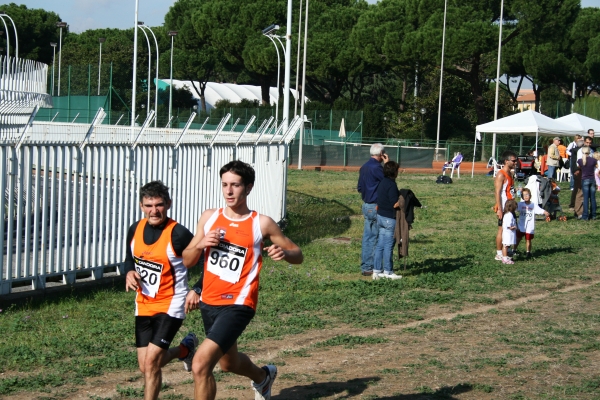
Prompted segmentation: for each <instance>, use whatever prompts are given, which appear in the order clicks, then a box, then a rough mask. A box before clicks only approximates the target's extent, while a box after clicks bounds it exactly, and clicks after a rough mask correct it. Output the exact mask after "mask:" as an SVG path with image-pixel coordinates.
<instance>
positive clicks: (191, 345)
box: [179, 332, 198, 372]
mask: <svg viewBox="0 0 600 400" xmlns="http://www.w3.org/2000/svg"><path fill="white" fill-rule="evenodd" d="M181 344H182V345H184V346H185V347H187V348H188V350H189V352H188V355H187V356H185V357H184V358H180V359H179V360H180V361H183V369H185V370H186V371H187V372H190V371H191V370H192V360H193V359H194V354H196V347H198V338H197V337H196V335H195V334H193V333H192V332H190V333H188V334H187V336H186V337H184V338H183V340H182V341H181Z"/></svg>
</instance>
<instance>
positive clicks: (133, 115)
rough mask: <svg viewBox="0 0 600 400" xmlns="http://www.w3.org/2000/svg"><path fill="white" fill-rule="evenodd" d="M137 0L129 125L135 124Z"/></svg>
mask: <svg viewBox="0 0 600 400" xmlns="http://www.w3.org/2000/svg"><path fill="white" fill-rule="evenodd" d="M139 3H140V2H139V0H135V15H134V18H135V19H134V21H135V25H134V28H133V79H132V80H131V127H134V126H135V118H136V117H135V91H136V87H137V82H136V80H137V42H138V40H137V39H138V35H137V29H136V28H135V27H136V26H137V22H138V8H139ZM132 135H133V130H132Z"/></svg>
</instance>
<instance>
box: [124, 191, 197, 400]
mask: <svg viewBox="0 0 600 400" xmlns="http://www.w3.org/2000/svg"><path fill="white" fill-rule="evenodd" d="M139 198H140V208H141V209H142V212H143V213H144V215H145V217H146V218H144V219H142V220H140V221H138V222H136V223H134V224H133V225H131V227H130V228H129V232H128V233H127V242H126V243H127V246H126V255H125V270H126V271H127V275H126V278H125V288H126V290H127V291H129V289H131V290H134V291H136V292H137V294H136V298H135V345H136V347H137V356H138V364H139V367H140V371H142V373H143V374H144V379H145V388H144V399H145V400H155V399H158V393H159V392H160V388H161V385H162V372H161V368H162V367H164V366H165V365H166V364H167V363H168V362H169V361H171V360H173V359H175V358H179V359H180V360H182V361H183V364H184V368H185V370H186V371H190V370H191V366H192V365H191V364H192V359H193V357H194V350H195V348H196V346H198V339H197V338H196V335H194V334H193V333H190V334H188V335H187V336H186V337H185V338H184V339H183V340H182V341H181V344H180V345H179V346H177V347H172V348H169V346H170V345H171V341H173V338H174V337H175V334H176V333H177V331H178V330H179V328H180V327H181V324H182V323H183V320H184V319H185V296H186V294H187V292H188V282H187V269H186V268H185V267H184V266H183V262H182V260H181V253H182V252H183V250H184V249H185V248H186V247H187V246H188V244H189V243H190V241H191V240H192V238H193V235H192V233H191V232H190V231H189V230H188V229H186V228H185V227H184V226H183V225H180V224H178V223H177V222H175V221H173V220H172V219H170V218H169V217H167V210H169V208H171V197H170V196H169V188H168V187H166V186H165V185H164V184H163V183H162V182H160V181H154V182H150V183H148V184H146V185H144V186H142V188H141V189H140V195H139Z"/></svg>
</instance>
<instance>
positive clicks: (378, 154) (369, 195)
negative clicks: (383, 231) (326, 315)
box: [357, 143, 389, 276]
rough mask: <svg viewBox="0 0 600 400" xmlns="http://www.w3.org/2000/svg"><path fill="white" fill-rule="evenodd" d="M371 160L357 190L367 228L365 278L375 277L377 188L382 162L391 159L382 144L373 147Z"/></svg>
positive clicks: (364, 233)
mask: <svg viewBox="0 0 600 400" xmlns="http://www.w3.org/2000/svg"><path fill="white" fill-rule="evenodd" d="M370 154H371V158H370V159H369V161H367V162H366V163H365V164H364V165H363V166H362V167H360V173H359V175H358V186H357V189H358V191H359V193H360V195H361V197H362V201H363V205H362V212H363V215H364V217H365V228H364V231H363V237H362V254H361V263H360V269H361V273H362V275H363V276H368V275H373V254H374V251H375V244H376V242H377V233H378V232H379V229H378V227H377V186H379V182H381V180H382V179H383V166H382V165H381V162H382V161H383V162H388V160H389V157H388V155H387V154H385V149H384V147H383V145H382V144H381V143H375V144H373V145H372V146H371V152H370Z"/></svg>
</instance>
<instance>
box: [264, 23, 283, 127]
mask: <svg viewBox="0 0 600 400" xmlns="http://www.w3.org/2000/svg"><path fill="white" fill-rule="evenodd" d="M263 36H266V37H268V38H269V40H270V41H271V42H273V46H275V51H276V52H277V101H276V102H275V130H277V123H278V121H279V119H278V118H279V85H280V82H279V78H280V75H281V74H280V72H281V59H280V58H279V48H278V47H277V43H275V41H274V40H273V38H272V37H271V36H273V35H265V34H264V33H263Z"/></svg>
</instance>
